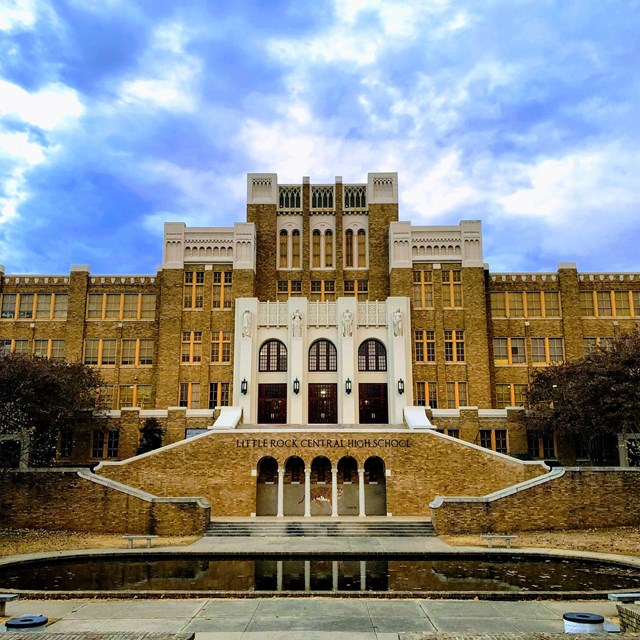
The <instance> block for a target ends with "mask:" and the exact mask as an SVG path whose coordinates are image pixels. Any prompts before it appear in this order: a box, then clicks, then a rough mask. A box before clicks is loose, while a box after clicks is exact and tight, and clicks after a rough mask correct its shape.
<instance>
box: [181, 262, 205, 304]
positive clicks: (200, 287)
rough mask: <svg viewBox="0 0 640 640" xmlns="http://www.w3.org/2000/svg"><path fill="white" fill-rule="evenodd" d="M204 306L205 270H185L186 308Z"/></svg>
mask: <svg viewBox="0 0 640 640" xmlns="http://www.w3.org/2000/svg"><path fill="white" fill-rule="evenodd" d="M203 307H204V271H185V272H184V308H185V309H202V308H203Z"/></svg>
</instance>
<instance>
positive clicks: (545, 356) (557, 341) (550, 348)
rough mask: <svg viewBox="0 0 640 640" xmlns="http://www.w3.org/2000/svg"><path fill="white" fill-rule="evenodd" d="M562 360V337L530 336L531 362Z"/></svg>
mask: <svg viewBox="0 0 640 640" xmlns="http://www.w3.org/2000/svg"><path fill="white" fill-rule="evenodd" d="M563 360H564V350H563V346H562V338H531V361H532V362H533V364H551V363H554V362H562V361H563Z"/></svg>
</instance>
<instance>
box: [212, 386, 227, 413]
mask: <svg viewBox="0 0 640 640" xmlns="http://www.w3.org/2000/svg"><path fill="white" fill-rule="evenodd" d="M228 406H229V383H228V382H210V383H209V409H215V408H216V407H228Z"/></svg>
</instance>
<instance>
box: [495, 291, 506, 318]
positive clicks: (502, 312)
mask: <svg viewBox="0 0 640 640" xmlns="http://www.w3.org/2000/svg"><path fill="white" fill-rule="evenodd" d="M491 315H492V316H493V317H494V318H506V317H507V305H506V304H505V298H504V292H502V291H496V292H493V293H491Z"/></svg>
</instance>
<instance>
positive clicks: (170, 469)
mask: <svg viewBox="0 0 640 640" xmlns="http://www.w3.org/2000/svg"><path fill="white" fill-rule="evenodd" d="M321 439H324V440H327V439H329V440H330V441H331V444H330V445H329V444H326V443H325V444H324V446H321V445H320V444H317V443H315V444H309V443H307V444H306V445H305V444H304V443H303V442H302V441H303V440H316V441H317V440H321ZM254 440H255V441H257V443H258V444H259V445H260V446H257V445H256V444H253V442H252V441H254ZM291 440H295V441H296V444H295V445H294V444H293V443H292V442H291ZM367 440H369V442H368V443H367V442H366V441H367ZM385 440H396V441H402V442H403V443H407V444H408V446H402V447H400V446H395V447H394V446H389V445H388V443H385V442H384V441H385ZM287 441H289V442H287ZM339 441H342V443H340V442H339ZM349 441H351V442H349ZM353 441H356V442H353ZM372 441H376V442H375V443H374V442H372ZM262 445H264V446H262ZM291 455H298V456H300V457H301V458H302V460H303V461H304V463H305V467H306V468H308V467H309V466H310V465H311V463H312V460H313V459H314V458H315V457H317V456H326V457H327V458H328V459H329V461H330V462H331V464H332V465H333V466H337V464H338V461H339V460H340V458H342V457H343V456H353V457H354V458H355V460H356V461H357V463H358V467H359V468H362V466H363V465H364V463H365V461H366V459H367V458H369V457H370V456H379V457H380V458H382V460H383V461H384V464H385V468H386V470H387V472H388V474H390V475H388V476H387V478H386V487H387V511H388V512H390V513H393V514H394V515H428V514H429V507H428V505H429V502H431V500H433V499H434V498H435V497H436V496H437V495H483V494H485V493H489V492H491V491H495V490H497V489H500V488H505V487H508V486H510V485H513V484H515V483H518V482H521V481H523V480H527V479H529V478H532V477H536V476H538V475H541V474H543V473H544V472H545V469H544V467H543V466H541V465H538V464H525V463H522V462H520V461H519V460H516V459H514V458H509V457H508V456H503V455H500V454H496V453H493V452H490V451H488V450H486V449H481V448H480V447H477V446H474V445H470V444H467V443H464V442H462V441H460V440H456V439H454V438H448V437H446V436H441V435H440V434H437V433H432V432H421V433H416V432H411V431H395V432H390V431H385V432H380V431H377V432H375V431H374V432H367V431H363V430H358V431H349V432H344V431H336V432H330V433H326V432H325V433H322V434H318V433H313V432H290V431H287V432H277V431H269V432H268V433H265V432H259V431H253V430H249V429H246V430H245V429H243V430H240V431H236V432H231V433H229V432H226V433H216V432H211V433H208V434H205V435H202V436H198V437H196V438H191V439H189V440H187V441H184V442H181V443H176V444H175V445H172V446H171V447H166V448H163V449H161V450H157V451H154V452H151V453H149V454H146V455H144V456H139V457H138V458H135V459H133V460H129V461H124V462H120V463H103V464H101V465H100V466H99V467H98V468H97V469H96V473H98V474H100V475H102V476H104V477H107V478H111V479H113V480H116V481H118V482H122V483H124V484H127V485H129V486H132V487H136V488H139V489H142V490H144V491H148V492H150V493H153V494H155V495H198V496H199V495H201V496H204V497H205V498H206V499H207V500H208V501H209V502H210V503H211V506H212V510H211V513H212V515H214V516H219V515H224V516H249V515H250V514H251V513H253V512H255V510H256V507H255V504H256V502H255V501H256V477H255V471H256V469H257V466H258V463H259V461H260V460H261V458H263V457H265V456H273V457H274V458H275V459H276V461H277V462H278V465H279V467H282V466H283V465H284V464H285V463H286V460H287V458H289V457H290V456H291Z"/></svg>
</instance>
